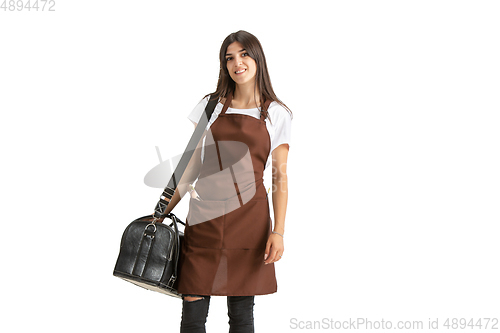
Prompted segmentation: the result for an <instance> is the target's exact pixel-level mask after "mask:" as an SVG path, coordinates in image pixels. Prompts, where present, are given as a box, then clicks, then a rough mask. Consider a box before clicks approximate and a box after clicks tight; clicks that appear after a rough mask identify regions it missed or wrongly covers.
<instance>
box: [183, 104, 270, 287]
mask: <svg viewBox="0 0 500 333" xmlns="http://www.w3.org/2000/svg"><path fill="white" fill-rule="evenodd" d="M231 100H232V95H229V96H228V97H227V99H226V102H225V103H224V107H223V109H222V111H221V113H220V114H219V116H218V117H217V119H216V120H215V122H214V123H213V124H212V126H211V127H210V132H209V133H210V135H207V137H206V138H205V148H204V149H205V154H204V161H203V164H202V166H201V172H200V176H199V179H198V181H197V183H196V187H195V190H196V192H197V193H198V195H199V197H200V200H196V199H194V198H190V202H189V213H188V216H187V219H186V228H185V230H184V243H183V247H182V250H181V255H180V260H179V268H180V272H179V277H178V278H179V284H178V291H179V293H181V294H184V295H187V294H191V295H219V296H251V295H265V294H271V293H274V292H276V291H277V283H276V276H275V270H274V264H268V265H265V264H264V252H265V249H266V243H267V240H268V238H269V235H270V233H271V217H270V209H269V202H268V197H267V192H266V190H265V188H264V179H263V175H264V168H265V163H266V160H267V157H268V155H269V152H270V149H271V140H270V137H269V133H268V131H267V128H266V124H265V120H264V119H265V118H264V114H263V112H262V113H261V117H260V119H257V118H254V117H252V116H249V115H242V114H226V110H227V109H228V107H229V105H230V103H231ZM268 106H269V102H267V103H266V104H265V105H264V109H266V110H267V108H268Z"/></svg>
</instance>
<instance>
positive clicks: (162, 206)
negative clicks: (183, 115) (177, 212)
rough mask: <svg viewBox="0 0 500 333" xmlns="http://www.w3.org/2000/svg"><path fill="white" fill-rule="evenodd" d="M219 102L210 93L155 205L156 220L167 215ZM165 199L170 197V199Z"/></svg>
mask: <svg viewBox="0 0 500 333" xmlns="http://www.w3.org/2000/svg"><path fill="white" fill-rule="evenodd" d="M217 103H218V99H217V98H216V97H215V96H214V95H210V99H209V102H208V104H207V106H206V107H205V113H204V114H202V115H201V118H200V120H199V121H198V124H197V125H196V128H195V130H194V133H193V135H192V136H191V139H190V140H189V143H188V145H187V147H186V149H185V150H184V153H183V154H182V156H181V159H180V161H179V163H177V166H176V168H175V171H174V173H173V174H172V177H170V180H169V182H168V185H167V187H165V189H164V190H163V193H162V194H161V196H160V200H159V201H158V203H157V204H156V206H155V211H154V214H153V216H154V218H155V221H156V220H158V219H160V218H162V217H165V210H166V209H167V205H168V203H169V202H170V201H171V200H172V197H173V196H174V193H175V190H176V189H177V182H178V181H180V180H181V178H182V175H183V174H184V171H186V168H187V166H188V164H189V161H190V160H191V157H192V156H193V154H194V151H195V149H196V147H198V143H199V142H200V139H201V137H202V136H203V133H204V132H205V128H206V126H207V124H208V121H209V120H210V118H211V117H212V113H213V112H214V110H215V106H216V105H217ZM165 199H168V201H167V200H165Z"/></svg>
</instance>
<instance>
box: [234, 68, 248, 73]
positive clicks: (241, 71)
mask: <svg viewBox="0 0 500 333" xmlns="http://www.w3.org/2000/svg"><path fill="white" fill-rule="evenodd" d="M244 71H246V69H242V70H240V71H237V72H236V74H241V73H243V72H244Z"/></svg>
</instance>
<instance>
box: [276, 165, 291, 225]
mask: <svg viewBox="0 0 500 333" xmlns="http://www.w3.org/2000/svg"><path fill="white" fill-rule="evenodd" d="M287 204H288V177H287V176H286V174H284V175H280V176H279V177H275V178H273V208H274V231H276V232H279V233H280V234H282V235H283V234H284V233H285V215H286V207H287Z"/></svg>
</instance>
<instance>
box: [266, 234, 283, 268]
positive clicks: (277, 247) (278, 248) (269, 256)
mask: <svg viewBox="0 0 500 333" xmlns="http://www.w3.org/2000/svg"><path fill="white" fill-rule="evenodd" d="M284 251H285V246H284V245H283V237H281V236H280V235H278V234H271V235H269V239H268V240H267V244H266V252H265V254H264V264H266V265H267V264H272V263H274V262H277V261H278V260H280V259H281V256H282V255H283V252H284Z"/></svg>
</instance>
